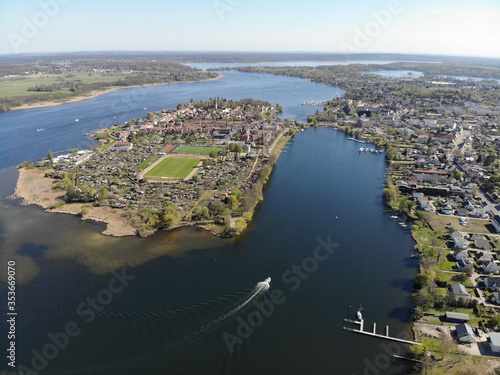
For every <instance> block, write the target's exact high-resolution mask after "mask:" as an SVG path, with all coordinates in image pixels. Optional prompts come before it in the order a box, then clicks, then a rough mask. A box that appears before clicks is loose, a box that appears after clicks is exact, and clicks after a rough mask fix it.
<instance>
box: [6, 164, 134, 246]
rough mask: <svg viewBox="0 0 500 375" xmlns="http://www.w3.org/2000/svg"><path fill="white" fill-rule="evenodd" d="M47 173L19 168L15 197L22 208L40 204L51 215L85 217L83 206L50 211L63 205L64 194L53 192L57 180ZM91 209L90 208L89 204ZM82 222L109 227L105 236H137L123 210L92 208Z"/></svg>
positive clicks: (71, 205) (75, 205) (69, 206)
mask: <svg viewBox="0 0 500 375" xmlns="http://www.w3.org/2000/svg"><path fill="white" fill-rule="evenodd" d="M46 172H47V170H43V169H38V168H35V169H25V168H22V169H19V179H18V180H17V185H16V190H15V193H14V198H21V199H22V203H21V204H22V205H31V204H34V205H37V206H40V207H42V208H44V209H46V210H47V211H49V212H55V213H65V214H71V215H82V208H83V206H84V204H83V203H71V204H65V205H63V206H61V207H58V208H53V209H50V207H54V206H56V205H57V204H58V203H59V204H60V202H62V197H63V196H64V192H62V191H54V190H53V188H54V186H55V184H56V183H57V180H54V179H52V178H45V177H44V175H45V173H46ZM87 206H88V205H87ZM82 219H83V220H94V221H99V222H102V223H105V224H107V228H106V230H105V231H104V232H103V234H106V235H109V236H114V237H123V236H134V235H136V234H137V231H136V229H135V228H133V227H132V226H131V225H130V224H129V223H128V221H127V220H126V219H125V218H124V217H123V210H118V209H113V208H110V207H90V212H89V213H88V214H85V215H82Z"/></svg>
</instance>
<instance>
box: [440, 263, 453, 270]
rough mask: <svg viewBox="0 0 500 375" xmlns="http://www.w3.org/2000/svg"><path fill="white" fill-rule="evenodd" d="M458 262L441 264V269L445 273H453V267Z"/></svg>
mask: <svg viewBox="0 0 500 375" xmlns="http://www.w3.org/2000/svg"><path fill="white" fill-rule="evenodd" d="M455 263H456V262H441V263H439V268H440V269H442V270H443V271H453V268H452V266H454V265H455Z"/></svg>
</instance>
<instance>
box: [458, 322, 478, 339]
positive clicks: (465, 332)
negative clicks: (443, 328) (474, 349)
mask: <svg viewBox="0 0 500 375" xmlns="http://www.w3.org/2000/svg"><path fill="white" fill-rule="evenodd" d="M456 332H457V339H458V342H459V343H461V344H472V343H474V342H476V341H477V338H476V335H475V334H474V331H473V330H472V327H471V326H470V325H468V324H466V323H462V324H459V325H458V326H456Z"/></svg>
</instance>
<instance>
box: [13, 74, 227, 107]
mask: <svg viewBox="0 0 500 375" xmlns="http://www.w3.org/2000/svg"><path fill="white" fill-rule="evenodd" d="M222 78H225V76H223V75H221V74H219V75H218V76H217V77H215V78H208V79H204V80H201V81H177V82H169V83H151V84H147V85H133V86H123V87H112V88H109V89H105V90H97V91H91V92H90V93H89V94H88V95H79V96H74V97H70V98H68V99H67V100H64V101H61V102H58V101H57V102H56V101H49V102H39V103H33V104H23V105H21V106H19V107H14V108H10V109H9V110H7V111H5V112H10V111H18V110H22V109H35V108H45V107H55V106H58V105H61V104H66V103H77V102H81V101H84V100H87V99H94V98H97V97H98V96H101V95H104V94H107V93H110V92H112V91H115V90H122V89H132V88H136V87H149V86H162V85H173V84H179V83H196V82H209V81H217V80H219V79H222Z"/></svg>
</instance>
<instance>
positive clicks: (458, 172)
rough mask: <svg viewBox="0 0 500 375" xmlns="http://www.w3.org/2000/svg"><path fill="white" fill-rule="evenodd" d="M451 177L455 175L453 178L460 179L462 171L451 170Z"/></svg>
mask: <svg viewBox="0 0 500 375" xmlns="http://www.w3.org/2000/svg"><path fill="white" fill-rule="evenodd" d="M453 177H455V180H457V181H460V180H461V179H462V172H460V171H459V170H455V172H453Z"/></svg>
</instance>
